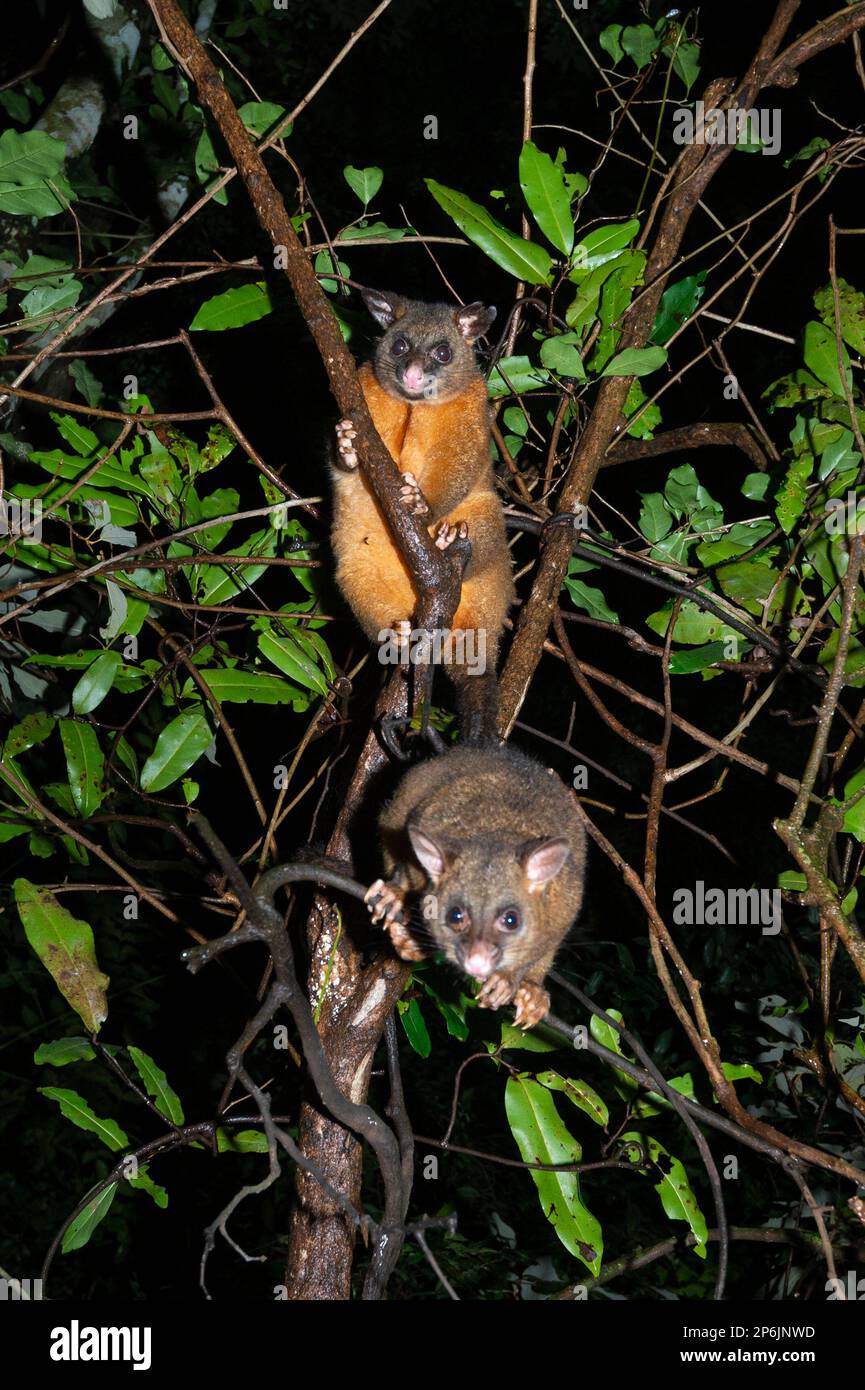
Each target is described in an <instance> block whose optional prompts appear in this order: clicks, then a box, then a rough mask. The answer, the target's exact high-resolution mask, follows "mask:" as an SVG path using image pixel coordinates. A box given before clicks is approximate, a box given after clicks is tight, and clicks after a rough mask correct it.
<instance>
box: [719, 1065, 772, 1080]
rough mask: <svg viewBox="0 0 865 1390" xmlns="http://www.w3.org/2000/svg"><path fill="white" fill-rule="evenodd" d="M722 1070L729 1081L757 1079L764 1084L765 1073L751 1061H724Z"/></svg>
mask: <svg viewBox="0 0 865 1390" xmlns="http://www.w3.org/2000/svg"><path fill="white" fill-rule="evenodd" d="M721 1070H722V1071H723V1073H724V1075H725V1076H726V1078H727V1080H728V1081H756V1082H758V1083H760V1084H762V1081H763V1074H762V1072H759V1071H757V1068H756V1067H752V1066H751V1064H750V1062H722V1063H721Z"/></svg>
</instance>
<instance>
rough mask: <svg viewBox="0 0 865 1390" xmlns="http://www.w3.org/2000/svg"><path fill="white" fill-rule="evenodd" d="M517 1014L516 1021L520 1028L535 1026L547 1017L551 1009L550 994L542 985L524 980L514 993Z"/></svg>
mask: <svg viewBox="0 0 865 1390" xmlns="http://www.w3.org/2000/svg"><path fill="white" fill-rule="evenodd" d="M514 1007H515V1008H516V1016H515V1018H514V1023H515V1024H516V1025H517V1027H518V1028H534V1026H535V1024H536V1023H540V1022H541V1021H542V1020H543V1019H545V1018H546V1016H547V1014H548V1013H549V1011H550V996H549V995H548V994H547V991H546V990H545V989H542V988H541V986H540V985H535V984H532V982H531V980H524V981H523V983H522V984H521V985H520V987H519V989H518V990H517V992H516V994H515V995H514Z"/></svg>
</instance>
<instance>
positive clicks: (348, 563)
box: [332, 290, 514, 738]
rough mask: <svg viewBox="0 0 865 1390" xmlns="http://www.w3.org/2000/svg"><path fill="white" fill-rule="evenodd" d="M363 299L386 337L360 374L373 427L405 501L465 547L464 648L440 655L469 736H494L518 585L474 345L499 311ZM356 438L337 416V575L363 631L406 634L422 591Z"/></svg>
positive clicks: (458, 625)
mask: <svg viewBox="0 0 865 1390" xmlns="http://www.w3.org/2000/svg"><path fill="white" fill-rule="evenodd" d="M363 297H364V300H365V302H366V305H367V307H368V308H369V310H370V312H371V313H372V315H373V316H374V318H375V319H376V320H377V321H378V323H380V324H381V326H382V327H383V328H384V329H385V333H384V336H383V337H382V338H381V339H380V340H379V342H378V343H377V345H376V349H375V353H374V356H373V360H372V362H371V363H366V364H365V365H364V366H362V367H361V368H360V371H359V373H358V376H359V379H360V382H361V386H362V388H363V393H364V396H365V398H366V403H367V405H368V407H369V411H370V414H371V416H372V419H373V423H374V425H375V427H376V429H377V430H378V433H379V434H380V435H381V438H382V439H383V441H384V443H385V444H386V446H387V448H388V450H389V452H390V454H391V456H392V458H393V459H394V461H395V463H396V464H397V466H398V467H399V469H400V471H401V473H402V475H403V487H402V490H401V498H400V500H401V502H402V504H403V506H405V507H406V508H407V509H408V510H409V511H412V512H414V513H415V514H416V515H418V516H423V517H424V519H425V520H427V522H428V525H429V531H430V534H431V535H433V536H434V537H435V541H436V544H437V545H438V546H439V547H440V548H441V549H445V548H447V546H449V545H452V544H453V542H454V541H455V540H456V539H457V538H458V537H459V538H465V537H466V535H467V537H468V540H469V542H470V544H471V558H470V559H469V561H468V564H467V565H466V568H465V572H464V574H463V584H462V594H461V597H460V602H459V606H458V608H457V611H456V613H455V614H454V619H453V623H452V628H451V630H452V634H453V635H454V636H455V637H459V638H460V640H461V641H463V642H464V643H465V645H464V647H463V648H462V650H460V647H459V646H458V645H456V646H446V648H445V651H446V653H449V654H446V655H445V656H444V658H443V659H444V660H445V661H447V662H448V669H449V672H450V675H451V678H452V679H453V681H454V683H455V685H456V688H457V697H458V705H459V708H460V713H461V717H462V721H463V732H464V735H465V736H468V737H469V738H471V737H477V736H480V735H481V734H486V733H492V732H494V725H495V714H496V704H497V688H496V683H495V667H496V658H497V656H498V647H499V640H500V638H501V633H502V629H503V627H504V621H505V617H506V615H507V612H508V609H509V607H510V606H511V604H512V603H513V600H514V585H513V579H512V576H511V560H510V551H509V550H508V545H507V538H506V534H505V524H504V517H503V514H502V508H501V504H500V502H499V499H498V496H497V495H496V490H495V479H494V476H493V468H492V460H491V457H490V443H489V441H490V425H489V408H488V405H487V393H486V386H485V384H484V380H483V377H482V376H481V373H480V371H479V369H478V366H477V363H476V362H475V356H474V351H473V348H472V344H473V343H474V342H475V340H476V339H477V338H478V337H480V336H481V334H483V333H485V332H486V330H487V329H488V328H489V326H490V324H491V323H492V321H493V318H494V317H495V310H494V309H488V308H485V307H484V305H482V304H469V305H467V306H466V307H465V308H462V309H461V308H454V307H453V306H451V305H447V304H424V303H421V302H419V301H416V300H407V299H402V298H401V297H400V296H399V295H394V294H384V293H380V292H378V291H372V290H370V291H366V292H365V293H364V296H363ZM353 440H354V430H353V428H352V426H351V422H350V421H342V422H341V424H340V425H338V426H337V446H338V448H337V458H336V462H335V467H334V468H333V484H334V520H333V531H332V540H333V549H334V554H335V556H336V579H337V583H338V584H339V586H340V588H341V590H342V592H343V594H344V596H345V598H346V600H347V601H348V603H349V605H350V606H351V608H352V610H353V611H354V614H355V617H356V618H357V620H358V622H359V623H360V625H361V627H362V628H363V629H364V631H365V632H366V634H367V636H368V637H369V638H371V639H372V640H373V641H376V640H378V641H382V640H384V639H385V638H386V637H387V636H390V635H391V634H393V633H397V634H400V635H401V636H402V637H403V638H405V636H406V634H407V632H408V630H409V629H410V627H411V622H410V620H411V618H412V615H413V613H414V610H415V608H416V605H417V594H416V592H415V589H414V587H413V585H412V581H411V577H410V575H409V571H408V569H407V568H406V565H405V562H404V560H403V558H402V555H401V554H400V551H399V550H398V549H397V547H396V545H395V544H394V541H393V539H392V537H391V534H390V532H389V530H388V528H387V525H386V523H385V521H384V519H383V517H382V514H381V512H380V511H379V508H378V504H377V502H376V500H375V497H374V495H373V493H372V490H371V489H370V487H369V485H368V483H367V480H366V478H365V477H364V475H363V473H361V472H359V471H358V468H357V464H358V459H357V455H356V453H355V450H354V447H353ZM454 653H456V655H454ZM466 653H468V654H469V656H468V658H467V657H466ZM473 667H474V668H476V669H477V674H472V673H471V672H472V668H473Z"/></svg>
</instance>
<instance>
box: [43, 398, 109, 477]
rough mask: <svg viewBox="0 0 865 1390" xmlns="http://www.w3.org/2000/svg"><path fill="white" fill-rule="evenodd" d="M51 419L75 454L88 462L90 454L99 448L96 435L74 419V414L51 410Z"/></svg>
mask: <svg viewBox="0 0 865 1390" xmlns="http://www.w3.org/2000/svg"><path fill="white" fill-rule="evenodd" d="M51 419H52V420H53V421H54V423H55V425H56V426H57V428H58V430H59V431H60V434H61V435H62V436H63V438H64V439H65V440H66V443H67V444H70V445H71V446H72V448H73V449H74V450H75V452H76V454H81V455H82V456H83V457H84V458H86V459H87V460H88V462H90V459H91V455H93V454H94V453H95V452H96V450H97V449H98V448H99V438H98V436H97V435H95V434H94V433H93V431H92V430H89V429H88V428H87V426H86V425H82V424H81V423H80V421H78V420H76V418H75V416H74V415H58V414H57V413H56V411H53V410H52V411H51ZM94 476H95V475H94Z"/></svg>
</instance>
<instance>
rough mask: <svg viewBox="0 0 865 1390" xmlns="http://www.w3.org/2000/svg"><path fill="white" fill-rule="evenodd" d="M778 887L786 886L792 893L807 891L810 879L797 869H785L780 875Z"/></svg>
mask: <svg viewBox="0 0 865 1390" xmlns="http://www.w3.org/2000/svg"><path fill="white" fill-rule="evenodd" d="M778 887H779V888H786V889H787V891H788V892H790V893H805V892H807V889H808V880H807V878H806V877H805V875H804V874H800V873H799V872H798V870H796V869H785V870H784V872H783V873H782V874H779V875H778Z"/></svg>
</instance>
